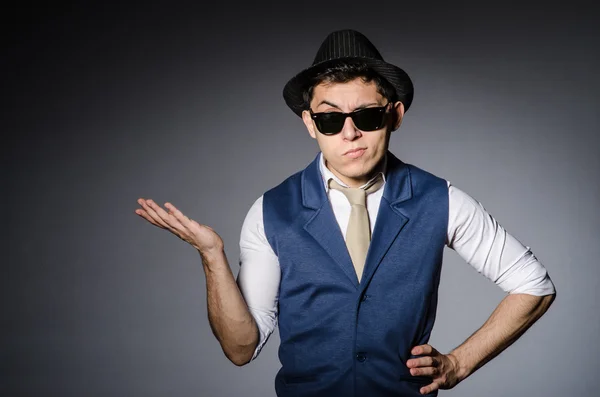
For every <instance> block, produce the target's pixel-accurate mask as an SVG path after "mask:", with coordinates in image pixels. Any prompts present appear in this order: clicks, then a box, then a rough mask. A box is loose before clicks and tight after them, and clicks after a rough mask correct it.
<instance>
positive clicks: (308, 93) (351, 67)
mask: <svg viewBox="0 0 600 397" xmlns="http://www.w3.org/2000/svg"><path fill="white" fill-rule="evenodd" d="M356 78H361V79H362V80H363V81H364V82H365V83H369V82H371V81H373V82H374V83H375V86H376V87H377V92H378V93H380V94H381V95H382V96H383V97H384V98H386V99H387V100H388V101H389V102H396V101H397V100H398V94H397V93H396V89H395V88H394V87H393V86H392V85H391V84H390V83H389V82H388V81H387V80H386V79H384V78H383V77H382V76H381V75H380V74H379V73H377V72H376V71H374V70H373V69H371V68H370V67H369V66H368V65H367V64H366V63H364V62H361V61H354V62H353V61H344V62H340V63H336V64H334V65H333V66H330V67H327V68H326V69H323V70H322V71H321V72H320V73H318V74H317V75H316V76H314V77H313V78H312V79H311V80H310V82H309V83H308V85H307V88H306V89H305V90H304V92H303V97H304V109H306V110H309V109H310V101H311V100H312V96H313V90H314V88H315V87H316V86H317V85H319V84H321V83H347V82H349V81H352V80H354V79H356Z"/></svg>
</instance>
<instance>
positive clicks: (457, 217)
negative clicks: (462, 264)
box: [447, 182, 555, 296]
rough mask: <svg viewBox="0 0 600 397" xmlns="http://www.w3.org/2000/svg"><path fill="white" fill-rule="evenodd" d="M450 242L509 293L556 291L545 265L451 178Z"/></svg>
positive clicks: (448, 243) (449, 191) (486, 275)
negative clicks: (452, 181) (452, 182)
mask: <svg viewBox="0 0 600 397" xmlns="http://www.w3.org/2000/svg"><path fill="white" fill-rule="evenodd" d="M448 199H449V217H448V237H447V238H448V240H447V246H448V247H449V248H451V249H453V250H455V251H456V252H457V253H458V254H459V255H460V256H461V257H462V258H463V259H464V260H465V261H466V262H467V263H468V264H469V265H471V266H473V267H474V268H475V269H476V270H477V271H478V272H479V273H480V274H482V275H483V276H485V277H487V278H488V279H490V280H492V281H493V282H494V283H496V285H498V286H499V287H500V288H501V289H502V290H503V291H505V292H507V293H510V294H517V293H522V294H530V295H537V296H544V295H550V294H554V293H555V288H554V284H553V283H552V280H551V279H550V276H549V275H548V272H547V271H546V269H545V268H544V266H543V265H542V264H541V263H540V262H539V261H538V259H537V258H536V257H535V255H534V254H533V253H532V252H531V249H530V247H528V246H524V245H523V244H522V243H521V242H520V241H518V240H517V239H516V238H515V237H513V236H512V235H510V234H509V233H507V232H506V230H505V229H504V228H503V227H502V226H501V225H500V224H499V223H498V222H497V221H496V220H495V219H494V218H493V217H492V216H491V215H490V214H489V213H488V212H487V211H486V209H485V208H484V207H483V205H482V204H481V203H480V202H478V201H477V200H475V199H474V198H473V197H471V196H469V195H468V194H467V193H465V192H463V191H462V190H460V189H458V188H457V187H455V186H452V184H451V183H450V182H448Z"/></svg>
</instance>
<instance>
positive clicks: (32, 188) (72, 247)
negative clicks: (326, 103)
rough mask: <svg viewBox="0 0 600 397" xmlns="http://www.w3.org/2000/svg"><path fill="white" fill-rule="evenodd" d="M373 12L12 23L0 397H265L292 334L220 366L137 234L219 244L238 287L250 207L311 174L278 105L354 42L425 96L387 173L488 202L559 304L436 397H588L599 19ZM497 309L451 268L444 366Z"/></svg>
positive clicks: (190, 302)
mask: <svg viewBox="0 0 600 397" xmlns="http://www.w3.org/2000/svg"><path fill="white" fill-rule="evenodd" d="M413 3H415V2H413ZM482 3H485V2H482ZM540 3H541V4H543V3H542V2H540ZM364 4H365V3H363V5H359V4H358V3H356V4H352V3H348V2H344V3H341V2H340V3H337V4H335V3H328V4H327V6H324V5H323V4H319V3H305V2H302V3H298V4H297V5H296V6H294V7H291V6H290V5H281V4H279V3H275V4H271V5H256V6H253V7H250V6H243V5H235V4H232V3H229V2H220V3H219V4H213V5H211V7H212V9H211V10H209V9H208V8H203V7H201V6H199V5H196V6H195V7H193V8H185V7H176V6H174V5H170V6H167V5H166V3H165V4H156V5H152V6H150V5H144V6H137V7H126V6H119V7H115V8H110V7H108V6H93V7H92V6H85V7H84V6H79V5H74V4H73V5H71V6H69V7H64V8H60V7H54V8H52V9H49V8H48V9H43V8H41V9H40V8H37V9H34V8H30V9H21V10H14V11H10V12H7V13H6V15H5V19H6V20H7V21H8V22H7V24H6V25H5V26H6V27H8V30H9V32H8V34H7V35H5V36H4V40H6V46H5V49H6V50H5V51H3V55H2V69H3V78H4V79H3V80H4V83H3V85H4V87H5V88H4V89H3V95H2V96H3V99H2V101H3V103H4V106H3V113H4V116H3V121H2V125H3V130H4V131H3V132H4V133H5V134H3V135H4V136H5V138H4V139H5V140H7V141H8V145H2V146H3V148H4V149H3V151H7V153H6V154H5V155H4V156H3V159H4V161H6V162H7V166H6V167H3V174H4V175H6V176H5V178H3V179H4V183H3V186H4V188H3V189H2V191H3V192H4V194H2V200H3V204H4V208H5V213H6V219H7V221H8V225H7V226H6V227H5V228H4V232H3V234H4V237H3V239H2V240H3V252H5V254H4V256H3V257H4V258H5V259H3V260H2V276H1V277H0V280H1V281H2V285H1V293H2V295H1V300H0V302H1V305H2V306H1V310H2V312H1V316H0V319H1V321H2V323H1V327H0V332H1V334H0V336H1V338H0V342H1V345H0V348H1V350H0V354H1V355H0V365H1V366H0V395H2V396H65V397H66V396H166V395H169V396H233V395H244V396H274V386H273V378H274V376H275V373H276V371H277V370H278V368H279V362H278V359H277V346H278V343H279V337H278V334H277V333H275V334H274V335H273V336H272V338H271V339H270V340H269V343H268V344H267V346H266V347H265V349H264V350H263V352H262V353H261V355H260V356H259V358H258V359H257V360H256V361H254V362H252V363H251V364H249V365H247V366H245V367H241V368H238V367H236V366H234V365H233V364H231V363H230V362H229V361H227V359H226V358H225V357H224V355H223V354H222V352H221V349H220V347H219V345H218V343H217V341H216V339H215V338H214V336H213V335H212V333H211V330H210V327H209V324H208V320H207V315H206V299H205V297H206V291H205V280H204V274H203V270H202V267H201V265H200V258H199V255H198V254H197V252H196V251H195V250H194V249H193V248H191V247H190V246H189V245H187V244H186V243H184V242H183V241H181V240H179V239H177V238H176V237H175V236H173V235H171V234H170V233H168V232H166V231H163V230H160V229H158V228H156V227H154V226H151V225H150V224H149V223H147V222H146V221H144V220H142V219H141V218H139V217H138V216H137V215H135V213H134V210H135V209H136V208H137V207H138V205H137V204H136V199H137V198H138V197H147V198H152V199H154V200H156V201H157V202H159V203H161V204H162V203H164V202H165V201H171V202H172V203H174V204H175V205H176V206H178V207H179V208H180V209H181V210H182V211H183V212H184V213H186V214H187V215H189V216H190V217H192V218H194V219H196V220H197V221H199V222H202V223H205V224H208V225H210V226H212V227H213V228H215V229H216V230H217V231H218V232H219V233H220V235H221V236H222V237H223V239H224V241H225V243H226V250H227V255H228V257H229V261H230V265H231V267H232V269H233V271H234V274H237V272H238V269H239V267H238V254H239V248H238V245H237V244H238V239H239V231H240V227H241V225H242V221H243V219H244V216H245V214H246V212H247V210H248V209H249V208H250V205H251V204H252V203H253V202H254V200H255V199H256V198H258V197H259V196H260V195H261V194H262V193H263V192H264V191H265V190H267V189H269V188H270V187H272V186H274V185H275V184H278V183H279V182H280V181H281V180H283V179H284V178H285V177H287V176H288V175H290V174H292V173H294V172H295V171H297V170H299V169H301V168H303V167H305V166H306V164H308V162H309V161H311V160H312V159H313V157H314V155H315V154H316V152H317V146H316V142H315V141H313V140H312V139H310V137H309V136H308V134H307V133H306V131H305V129H304V126H303V124H302V123H301V120H300V119H299V118H297V117H296V116H295V115H294V114H293V113H292V112H291V111H290V110H289V109H288V108H287V107H286V106H285V103H284V101H283V99H282V94H281V93H282V88H283V85H284V84H285V83H286V81H287V80H288V79H289V78H290V77H292V76H293V75H294V74H295V73H296V72H298V71H300V70H301V69H302V68H304V67H306V66H308V65H309V64H310V63H311V62H312V59H313V57H314V55H315V53H316V50H317V48H318V46H319V45H320V43H321V41H322V40H323V39H324V38H325V36H326V35H327V33H329V32H330V31H331V30H334V29H341V28H354V29H357V30H359V31H361V32H363V33H365V34H366V35H367V37H369V38H370V39H371V41H373V43H374V44H375V45H376V46H377V47H378V48H379V50H380V51H381V53H382V54H383V56H384V58H385V59H386V60H388V61H390V62H392V63H395V64H397V65H399V66H401V67H403V68H404V69H405V70H406V71H407V72H408V73H409V75H411V76H412V78H413V80H414V83H415V87H416V94H415V101H414V103H413V105H412V108H411V109H410V110H409V112H408V113H407V115H406V118H405V120H404V123H403V126H402V128H401V129H400V130H399V131H397V132H396V133H395V134H394V136H393V137H392V141H391V150H392V151H393V152H394V153H395V154H396V155H397V156H399V157H400V158H402V159H403V160H404V161H407V162H410V163H413V164H415V165H417V166H420V167H421V168H424V169H426V170H428V171H430V172H433V173H434V174H437V175H438V176H441V177H443V178H446V179H448V180H450V181H451V182H452V183H454V184H455V185H456V186H458V187H460V188H461V189H463V190H465V191H466V192H467V193H469V194H471V195H472V196H473V197H475V198H476V199H477V200H479V201H481V202H482V203H483V204H484V206H485V207H486V209H488V211H490V212H491V213H492V214H493V215H494V216H495V217H496V219H498V221H499V222H500V223H501V224H502V225H503V226H504V227H506V228H507V230H508V231H509V232H511V233H512V234H513V235H514V236H515V237H517V238H518V239H519V240H521V241H522V242H523V243H524V244H526V245H529V246H531V247H532V249H533V251H534V253H535V254H536V256H537V257H538V258H539V259H540V260H541V261H542V262H543V263H544V265H545V266H546V267H547V269H548V270H549V272H550V275H551V276H552V279H553V281H554V282H555V284H556V287H557V290H558V298H557V300H556V302H555V303H554V305H553V306H552V307H551V309H550V311H549V312H548V313H547V314H546V316H545V317H543V318H542V319H541V320H540V321H539V322H538V323H537V324H535V325H534V326H533V327H532V328H531V329H530V330H529V331H528V332H527V333H526V334H525V335H524V336H523V337H522V338H521V339H520V340H519V341H517V342H516V343H515V344H514V345H513V346H512V347H511V348H509V349H508V350H507V351H505V352H504V353H502V354H501V355H500V356H499V357H498V358H496V359H495V360H494V361H492V362H491V363H489V364H488V365H486V366H485V367H483V368H482V369H481V370H479V371H478V372H477V373H476V374H474V375H473V376H472V377H471V378H469V379H467V380H466V381H465V382H463V383H461V384H460V385H458V387H456V388H455V389H454V390H451V391H446V392H442V393H441V394H442V395H444V396H465V397H467V396H561V397H564V396H579V395H595V394H597V393H598V392H597V390H596V387H597V384H598V382H597V376H598V368H599V366H600V358H599V357H600V355H599V353H600V351H599V350H598V347H597V346H598V345H597V339H598V335H599V334H600V321H599V317H598V313H599V312H600V305H599V303H598V302H599V299H598V298H599V294H598V288H599V287H600V285H599V284H600V282H599V276H600V270H599V266H598V258H599V257H600V248H599V246H600V244H599V234H600V233H599V229H600V211H598V209H597V205H598V204H599V203H600V200H599V198H600V183H599V181H600V159H599V155H598V154H599V144H598V138H597V134H598V127H599V118H598V115H597V114H598V113H597V108H598V105H599V100H598V91H599V89H600V78H599V77H598V69H599V67H600V57H599V51H598V48H599V47H600V46H599V45H598V41H599V40H598V39H599V38H600V36H599V33H600V29H599V27H598V23H597V21H598V17H599V15H598V13H597V12H596V11H595V10H594V8H593V6H592V5H591V4H592V3H591V2H590V3H589V4H587V5H586V4H580V3H577V2H571V1H570V2H561V4H560V6H559V5H556V6H554V5H551V4H545V5H540V6H536V5H534V4H524V3H520V4H519V5H517V4H509V3H505V2H496V3H495V4H492V5H490V4H485V5H475V4H467V3H460V2H459V3H457V2H448V3H445V4H444V5H437V6H434V5H432V4H423V5H415V4H408V3H407V2H400V1H398V2H395V3H394V5H393V6H387V5H385V4H384V3H383V2H374V3H372V6H371V8H367V7H366V6H365V5H364ZM7 147H8V149H7ZM6 193H8V194H6ZM5 200H6V201H5ZM502 297H503V293H502V291H501V290H500V289H498V288H497V287H495V286H494V284H493V283H491V282H490V281H488V280H486V279H485V278H483V277H482V276H480V275H479V274H477V273H476V272H475V271H474V270H473V269H472V268H470V267H469V266H468V265H466V264H465V262H464V261H462V260H461V259H460V258H459V257H458V255H457V254H456V253H455V252H453V251H451V250H447V252H446V256H445V262H444V269H443V275H442V283H441V287H440V304H439V315H438V320H437V323H436V326H435V328H434V332H433V335H432V339H431V343H432V344H433V345H434V346H436V347H437V348H438V349H439V350H441V351H448V350H450V349H452V348H453V347H454V346H456V345H458V344H459V343H461V342H462V341H463V340H464V339H465V338H466V337H467V336H469V335H470V334H471V333H472V332H473V331H475V330H476V329H477V328H478V327H479V326H480V325H481V324H482V323H483V322H484V321H485V320H486V318H487V317H488V315H489V314H490V313H491V311H492V310H493V309H494V307H495V306H496V305H497V303H498V302H499V301H500V300H501V298H502Z"/></svg>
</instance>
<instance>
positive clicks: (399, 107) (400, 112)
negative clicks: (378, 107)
mask: <svg viewBox="0 0 600 397" xmlns="http://www.w3.org/2000/svg"><path fill="white" fill-rule="evenodd" d="M392 112H394V125H393V126H392V127H393V128H392V131H396V130H397V129H398V128H400V124H402V118H403V117H404V104H403V103H402V102H400V101H398V102H396V103H394V107H393V109H392Z"/></svg>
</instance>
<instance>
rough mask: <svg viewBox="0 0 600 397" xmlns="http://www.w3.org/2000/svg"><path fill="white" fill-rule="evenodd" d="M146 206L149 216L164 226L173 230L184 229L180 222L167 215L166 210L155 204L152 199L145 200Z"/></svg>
mask: <svg viewBox="0 0 600 397" xmlns="http://www.w3.org/2000/svg"><path fill="white" fill-rule="evenodd" d="M146 207H148V212H149V214H150V216H152V217H153V218H154V219H156V221H157V222H159V223H160V224H162V225H164V226H165V228H167V229H169V230H171V231H173V230H178V231H183V230H185V229H184V228H183V226H182V225H181V224H179V222H178V221H177V220H176V219H175V218H174V217H172V216H169V214H167V212H166V211H165V210H164V209H162V208H161V207H160V206H159V205H158V204H156V203H155V202H154V201H153V200H150V199H149V200H146Z"/></svg>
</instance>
